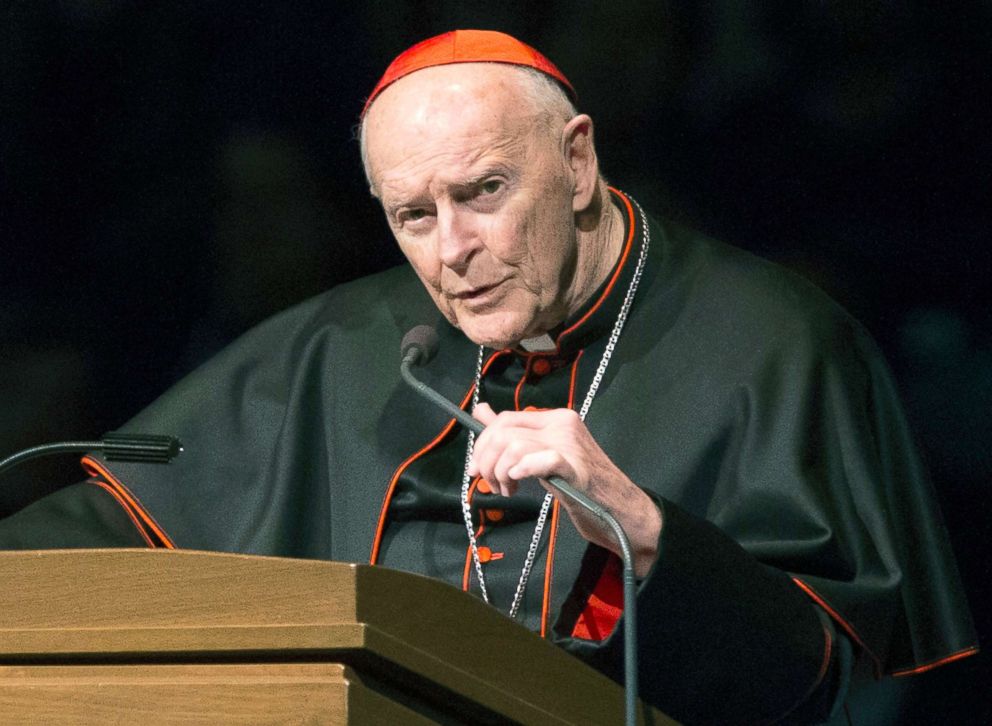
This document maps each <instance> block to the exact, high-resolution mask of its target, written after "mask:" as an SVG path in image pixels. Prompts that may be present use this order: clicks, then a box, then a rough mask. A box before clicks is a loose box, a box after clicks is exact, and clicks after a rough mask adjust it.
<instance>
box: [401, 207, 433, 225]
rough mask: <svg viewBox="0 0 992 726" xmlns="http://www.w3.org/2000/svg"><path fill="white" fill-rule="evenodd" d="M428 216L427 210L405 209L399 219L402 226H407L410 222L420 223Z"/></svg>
mask: <svg viewBox="0 0 992 726" xmlns="http://www.w3.org/2000/svg"><path fill="white" fill-rule="evenodd" d="M426 216H427V210H426V209H417V208H414V209H404V210H403V211H402V212H400V213H399V215H398V218H399V221H400V223H401V224H407V223H409V222H419V221H420V220H421V219H423V218H424V217H426Z"/></svg>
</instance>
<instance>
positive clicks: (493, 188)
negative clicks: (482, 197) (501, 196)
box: [479, 179, 503, 194]
mask: <svg viewBox="0 0 992 726" xmlns="http://www.w3.org/2000/svg"><path fill="white" fill-rule="evenodd" d="M502 187H503V182H501V181H500V180H499V179H490V180H489V181H484V182H482V184H480V185H479V192H480V193H481V194H495V193H496V192H498V191H499V190H500V189H501V188H502Z"/></svg>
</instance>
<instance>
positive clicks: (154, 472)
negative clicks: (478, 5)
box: [0, 31, 976, 722]
mask: <svg viewBox="0 0 992 726" xmlns="http://www.w3.org/2000/svg"><path fill="white" fill-rule="evenodd" d="M573 98H574V93H573V91H572V87H571V85H570V84H569V82H568V81H567V80H566V79H565V77H564V76H563V75H562V74H561V72H560V71H559V70H558V69H557V68H555V67H554V66H553V65H552V64H551V63H550V61H548V60H547V59H546V58H544V57H543V56H541V55H540V54H539V53H538V52H537V51H535V50H533V49H532V48H529V47H528V46H526V45H524V44H522V43H520V42H519V41H516V40H514V39H512V38H510V37H508V36H505V35H502V34H499V33H492V32H483V31H456V32H454V33H447V34H444V35H442V36H438V37H437V38H432V39H430V40H428V41H425V42H423V43H421V44H419V45H417V46H414V47H413V48H411V49H410V50H409V51H407V52H405V53H404V54H402V55H401V56H399V57H398V58H397V59H396V60H395V61H394V62H393V64H392V65H391V66H390V67H389V69H388V70H387V72H386V74H385V76H384V77H383V79H382V80H381V81H380V83H379V85H378V86H377V87H376V89H375V90H374V92H373V93H372V94H371V96H370V98H369V100H368V103H367V104H366V107H365V110H364V112H363V118H362V126H361V140H362V156H363V161H364V163H365V167H366V172H367V175H368V179H369V183H370V187H371V191H372V194H373V195H374V196H375V197H377V198H378V199H379V201H380V202H381V204H382V207H383V210H384V211H385V214H386V218H387V220H388V222H389V225H390V227H391V229H392V231H393V233H394V235H395V237H396V240H397V242H398V244H399V245H400V248H401V249H402V251H403V253H404V254H405V255H406V257H407V259H408V260H409V263H410V264H409V266H404V267H401V268H397V269H394V270H390V271H387V272H385V273H382V274H380V275H376V276H373V277H371V278H367V279H365V280H360V281H358V282H355V283H350V284H347V285H342V286H340V287H338V288H336V289H334V290H332V291H330V292H328V293H326V294H325V295H322V296H320V297H319V298H316V299H314V300H312V301H309V302H307V303H304V304H303V305H301V306H298V307H297V308H294V309H292V310H290V311H287V312H286V313H283V314H282V315H280V316H277V317H276V318H274V319H273V320H271V321H269V322H267V323H265V324H263V325H261V326H260V327H259V328H257V329H256V330H254V331H252V332H251V333H249V334H248V335H246V336H245V337H244V338H242V339H241V340H240V341H239V342H238V343H236V344H235V345H234V346H232V347H231V348H230V349H229V350H228V351H226V352H224V353H222V354H221V355H220V356H218V357H217V358H216V359H215V360H213V361H211V362H210V363H209V364H208V365H207V366H205V367H204V368H203V369H201V370H200V371H198V372H197V373H195V374H194V375H192V376H191V377H189V378H188V379H187V380H186V381H184V382H183V383H181V384H180V385H179V386H177V387H176V388H175V389H174V390H173V391H171V392H170V393H169V394H167V395H166V396H164V397H163V398H162V399H160V400H159V401H158V402H157V403H156V404H154V405H153V406H152V407H150V408H149V409H148V410H147V411H145V412H144V413H143V414H141V415H140V416H139V417H137V418H136V419H135V420H134V421H132V422H131V424H129V427H130V428H133V429H135V430H139V429H140V430H155V431H163V432H168V433H174V434H177V435H179V436H180V437H181V439H182V440H183V442H184V443H185V445H186V449H187V452H186V454H185V455H184V456H183V457H181V459H180V460H179V461H178V462H177V463H176V464H174V465H173V466H171V467H163V468H158V469H156V468H152V467H147V466H145V467H143V466H140V465H115V466H114V467H113V468H111V467H110V466H109V465H108V464H106V463H105V462H103V461H101V460H100V459H98V458H96V457H88V458H87V459H85V460H84V465H85V466H86V467H87V469H88V471H89V472H90V474H91V475H92V478H91V479H90V481H89V482H87V483H85V484H81V485H77V486H76V487H71V488H69V489H67V490H64V491H63V492H61V493H59V494H56V495H53V496H52V497H49V498H48V499H46V500H43V501H41V502H38V503H36V504H35V505H32V506H31V507H29V508H28V509H26V510H24V511H22V512H21V513H19V514H17V515H15V516H14V517H12V518H10V519H9V520H8V521H7V522H6V523H5V525H4V526H3V527H0V544H3V545H4V546H8V547H10V546H17V547H32V546H56V545H61V546H83V545H94V544H117V545H121V544H125V545H126V544H136V543H142V542H144V543H147V544H149V545H151V546H164V547H173V546H182V547H191V548H199V549H220V550H230V551H239V552H253V553H265V554H279V555H289V556H300V557H319V558H328V559H336V560H350V561H371V562H372V563H374V564H380V565H385V566H389V567H397V568H401V569H406V570H410V571H414V572H420V573H424V574H428V575H431V576H434V577H437V578H440V579H443V580H447V581H449V582H451V583H453V584H455V585H457V586H460V587H462V588H463V589H465V590H468V591H471V592H473V593H477V594H479V595H480V596H481V597H484V598H485V599H486V601H487V602H489V603H490V604H491V605H493V606H494V607H497V608H499V609H501V610H504V611H506V612H509V613H510V615H511V617H516V618H517V619H518V620H520V621H521V622H522V623H524V624H525V625H526V626H527V627H530V628H532V629H533V630H535V631H537V632H539V633H541V634H542V635H544V636H546V637H549V638H554V639H555V640H556V641H557V642H559V643H560V644H562V645H563V647H565V648H567V649H569V650H570V651H572V652H573V653H575V654H576V655H578V656H579V657H581V658H583V659H585V660H587V661H588V662H590V663H592V664H593V665H594V666H596V667H597V668H600V669H601V670H603V671H605V672H606V673H609V674H611V675H613V676H614V677H618V678H619V677H620V675H621V663H622V660H621V657H622V652H621V651H622V643H621V642H620V638H618V637H615V636H614V635H613V634H614V632H615V631H616V629H617V623H618V620H619V619H620V618H621V617H622V609H621V606H620V600H619V582H618V575H617V573H618V564H617V562H618V560H617V556H616V553H617V551H618V549H617V544H616V542H615V540H614V538H613V536H612V535H611V534H610V533H609V532H608V531H605V530H604V528H603V527H602V525H601V524H600V523H599V522H598V521H597V520H595V519H593V518H590V517H589V516H587V515H586V514H584V512H583V511H581V510H577V509H576V508H575V507H573V506H572V505H571V504H570V503H569V502H567V501H564V500H560V499H557V498H555V497H554V491H553V489H551V487H550V485H549V484H548V483H547V479H548V478H549V477H551V476H560V477H563V478H564V479H566V480H568V481H569V482H571V483H572V484H573V486H575V487H576V488H578V489H580V490H582V491H584V492H586V493H587V494H588V495H590V496H591V497H593V498H595V499H596V500H597V501H599V502H600V503H602V504H603V505H605V506H606V507H607V508H608V509H609V510H610V511H611V512H612V513H613V514H614V516H616V518H617V519H618V520H619V521H620V522H621V524H622V525H623V526H624V528H625V530H626V531H627V532H628V534H629V536H630V539H631V541H632V544H633V548H634V553H635V569H636V573H637V575H638V577H639V578H641V581H640V585H639V591H638V604H639V607H640V612H641V622H642V627H641V633H640V637H641V641H640V642H641V645H640V648H641V653H640V661H641V669H642V676H641V691H642V695H643V696H644V697H645V698H646V699H648V700H649V701H651V702H653V703H655V704H656V705H658V706H659V707H661V708H662V709H664V710H666V711H668V712H669V713H670V714H671V715H673V716H674V717H676V718H678V719H681V720H685V721H688V722H714V721H715V722H727V721H732V722H741V721H773V720H778V719H786V720H791V721H796V722H810V721H816V720H823V719H826V718H828V717H830V716H831V714H832V713H836V712H837V709H838V708H839V706H840V705H842V704H843V702H844V700H845V695H846V693H847V691H848V685H849V683H850V682H852V680H854V681H858V680H859V679H860V678H862V676H863V675H864V674H865V673H868V672H873V673H875V674H879V675H880V674H882V673H896V674H909V673H914V672H918V671H921V670H926V669H929V668H931V667H933V666H935V665H939V664H940V663H943V662H946V661H949V660H953V659H956V658H959V657H963V656H965V655H968V654H970V653H973V652H975V650H976V649H975V646H974V635H973V632H972V628H971V624H970V620H969V616H968V614H967V608H966V606H965V604H964V601H963V596H962V595H961V592H960V585H959V583H958V582H957V576H956V573H955V568H954V564H953V560H952V558H951V556H950V553H949V548H948V545H947V542H946V537H945V534H944V532H943V529H942V526H941V524H940V523H939V520H938V519H937V518H936V517H935V515H934V513H933V512H934V506H933V502H932V496H931V492H930V489H929V486H928V484H927V483H926V481H925V480H924V479H923V477H922V474H921V472H920V467H919V464H918V462H917V459H916V457H915V455H914V453H913V449H912V446H911V443H910V437H909V435H908V433H907V431H906V428H905V424H904V422H903V419H902V417H901V414H900V412H899V407H898V404H897V402H896V401H895V398H894V394H893V392H892V387H891V383H890V381H889V378H888V374H887V372H886V370H885V367H884V364H883V363H882V362H881V360H880V357H879V355H878V353H877V351H876V350H875V348H874V346H873V344H872V343H871V341H870V340H868V338H867V336H866V335H865V333H864V332H863V330H862V329H861V328H860V327H859V326H858V325H857V324H856V323H854V322H853V321H852V320H850V319H849V318H848V317H847V316H846V315H845V314H844V313H843V312H842V311H841V310H840V309H839V308H838V307H837V306H836V305H835V304H834V303H832V302H831V301H830V300H828V299H827V298H825V296H823V295H822V294H821V293H819V292H818V291H817V290H815V289H814V288H812V287H811V286H810V285H809V284H808V283H806V282H804V281H802V280H800V279H798V278H797V277H795V276H793V275H790V274H789V273H786V272H785V271H783V270H781V269H778V268H776V267H774V266H773V265H770V264H768V263H765V262H762V261H760V260H757V259H755V258H753V257H751V256H749V255H747V254H746V253H743V252H740V251H737V250H734V249H732V248H729V247H726V246H724V245H721V244H719V243H716V242H714V241H712V240H708V239H705V238H703V237H701V236H699V235H697V234H694V233H692V232H690V231H687V230H684V229H681V228H679V227H676V226H674V225H670V224H665V223H660V222H657V221H655V220H652V219H650V218H649V217H648V216H647V215H646V214H645V212H644V211H643V210H642V209H641V208H640V206H639V205H638V203H637V202H636V201H635V200H634V199H633V198H632V197H631V196H629V195H627V194H625V193H623V192H621V191H619V190H617V189H614V188H611V187H609V186H608V185H607V183H606V182H605V181H604V179H603V178H602V176H601V175H600V172H599V165H598V162H597V157H596V151H595V146H594V143H593V122H592V120H591V119H590V118H589V117H588V116H586V115H584V114H579V113H577V112H576V110H575V109H574V107H573V105H572V101H573ZM425 291H426V295H425V294H424V293H425ZM437 311H440V313H441V316H442V317H443V320H440V321H438V324H439V331H438V332H439V336H440V338H441V348H440V352H439V354H438V356H437V358H436V359H435V360H434V361H433V362H432V363H431V364H430V366H428V367H427V368H426V369H425V370H424V376H425V377H426V379H427V380H428V382H430V383H431V384H432V385H434V386H435V387H437V388H438V389H439V390H441V391H442V392H443V393H445V394H446V395H448V396H449V397H451V398H453V399H455V400H458V401H460V402H461V406H462V407H463V408H469V407H470V408H471V409H472V410H473V411H474V415H475V416H476V417H477V418H478V419H479V420H480V421H482V422H484V423H486V424H488V427H487V429H486V430H485V432H484V433H483V434H482V435H480V436H479V437H478V438H477V439H475V438H473V437H472V436H470V435H469V434H468V432H467V431H465V430H464V429H463V428H462V427H461V426H457V425H455V422H454V421H448V420H446V419H445V418H444V417H443V415H441V414H439V413H437V412H434V411H428V410H424V407H423V404H422V403H421V402H420V401H419V399H417V398H416V396H415V394H413V393H412V392H411V391H409V390H407V389H406V388H405V387H404V386H403V384H402V382H401V380H400V377H399V375H398V372H397V370H396V363H397V361H396V354H395V353H394V352H393V351H396V350H397V348H398V344H399V341H400V338H401V337H402V336H403V334H404V332H405V331H406V330H408V329H409V328H410V327H412V326H413V325H416V324H418V323H422V322H424V321H426V320H435V319H436V318H437ZM94 485H95V486H94ZM56 521H58V522H60V523H62V527H61V529H59V530H58V532H57V534H53V533H52V523H53V522H56ZM919 543H923V551H922V552H914V551H913V548H914V547H917V546H919Z"/></svg>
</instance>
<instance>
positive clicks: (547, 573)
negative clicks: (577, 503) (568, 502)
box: [541, 498, 560, 638]
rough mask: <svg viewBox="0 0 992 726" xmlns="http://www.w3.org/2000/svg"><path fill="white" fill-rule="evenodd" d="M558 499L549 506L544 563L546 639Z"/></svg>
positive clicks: (543, 628)
mask: <svg viewBox="0 0 992 726" xmlns="http://www.w3.org/2000/svg"><path fill="white" fill-rule="evenodd" d="M559 508H560V504H559V502H558V499H557V498H556V499H555V501H554V502H553V503H552V504H551V531H550V532H549V533H548V556H547V558H546V559H545V561H544V598H543V599H542V601H541V637H542V638H547V637H548V620H549V618H550V615H551V578H552V577H553V576H554V571H555V545H556V544H558V510H559Z"/></svg>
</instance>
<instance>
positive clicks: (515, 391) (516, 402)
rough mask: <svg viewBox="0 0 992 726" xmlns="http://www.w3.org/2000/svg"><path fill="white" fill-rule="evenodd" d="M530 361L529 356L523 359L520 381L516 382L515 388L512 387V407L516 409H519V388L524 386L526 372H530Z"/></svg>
mask: <svg viewBox="0 0 992 726" xmlns="http://www.w3.org/2000/svg"><path fill="white" fill-rule="evenodd" d="M530 362H531V358H530V357H528V358H527V359H526V360H525V361H524V374H523V375H522V376H520V381H519V382H518V383H517V385H516V388H514V389H513V408H515V409H516V410H517V411H519V410H520V390H521V389H522V388H523V387H524V381H526V380H527V374H528V373H530Z"/></svg>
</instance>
